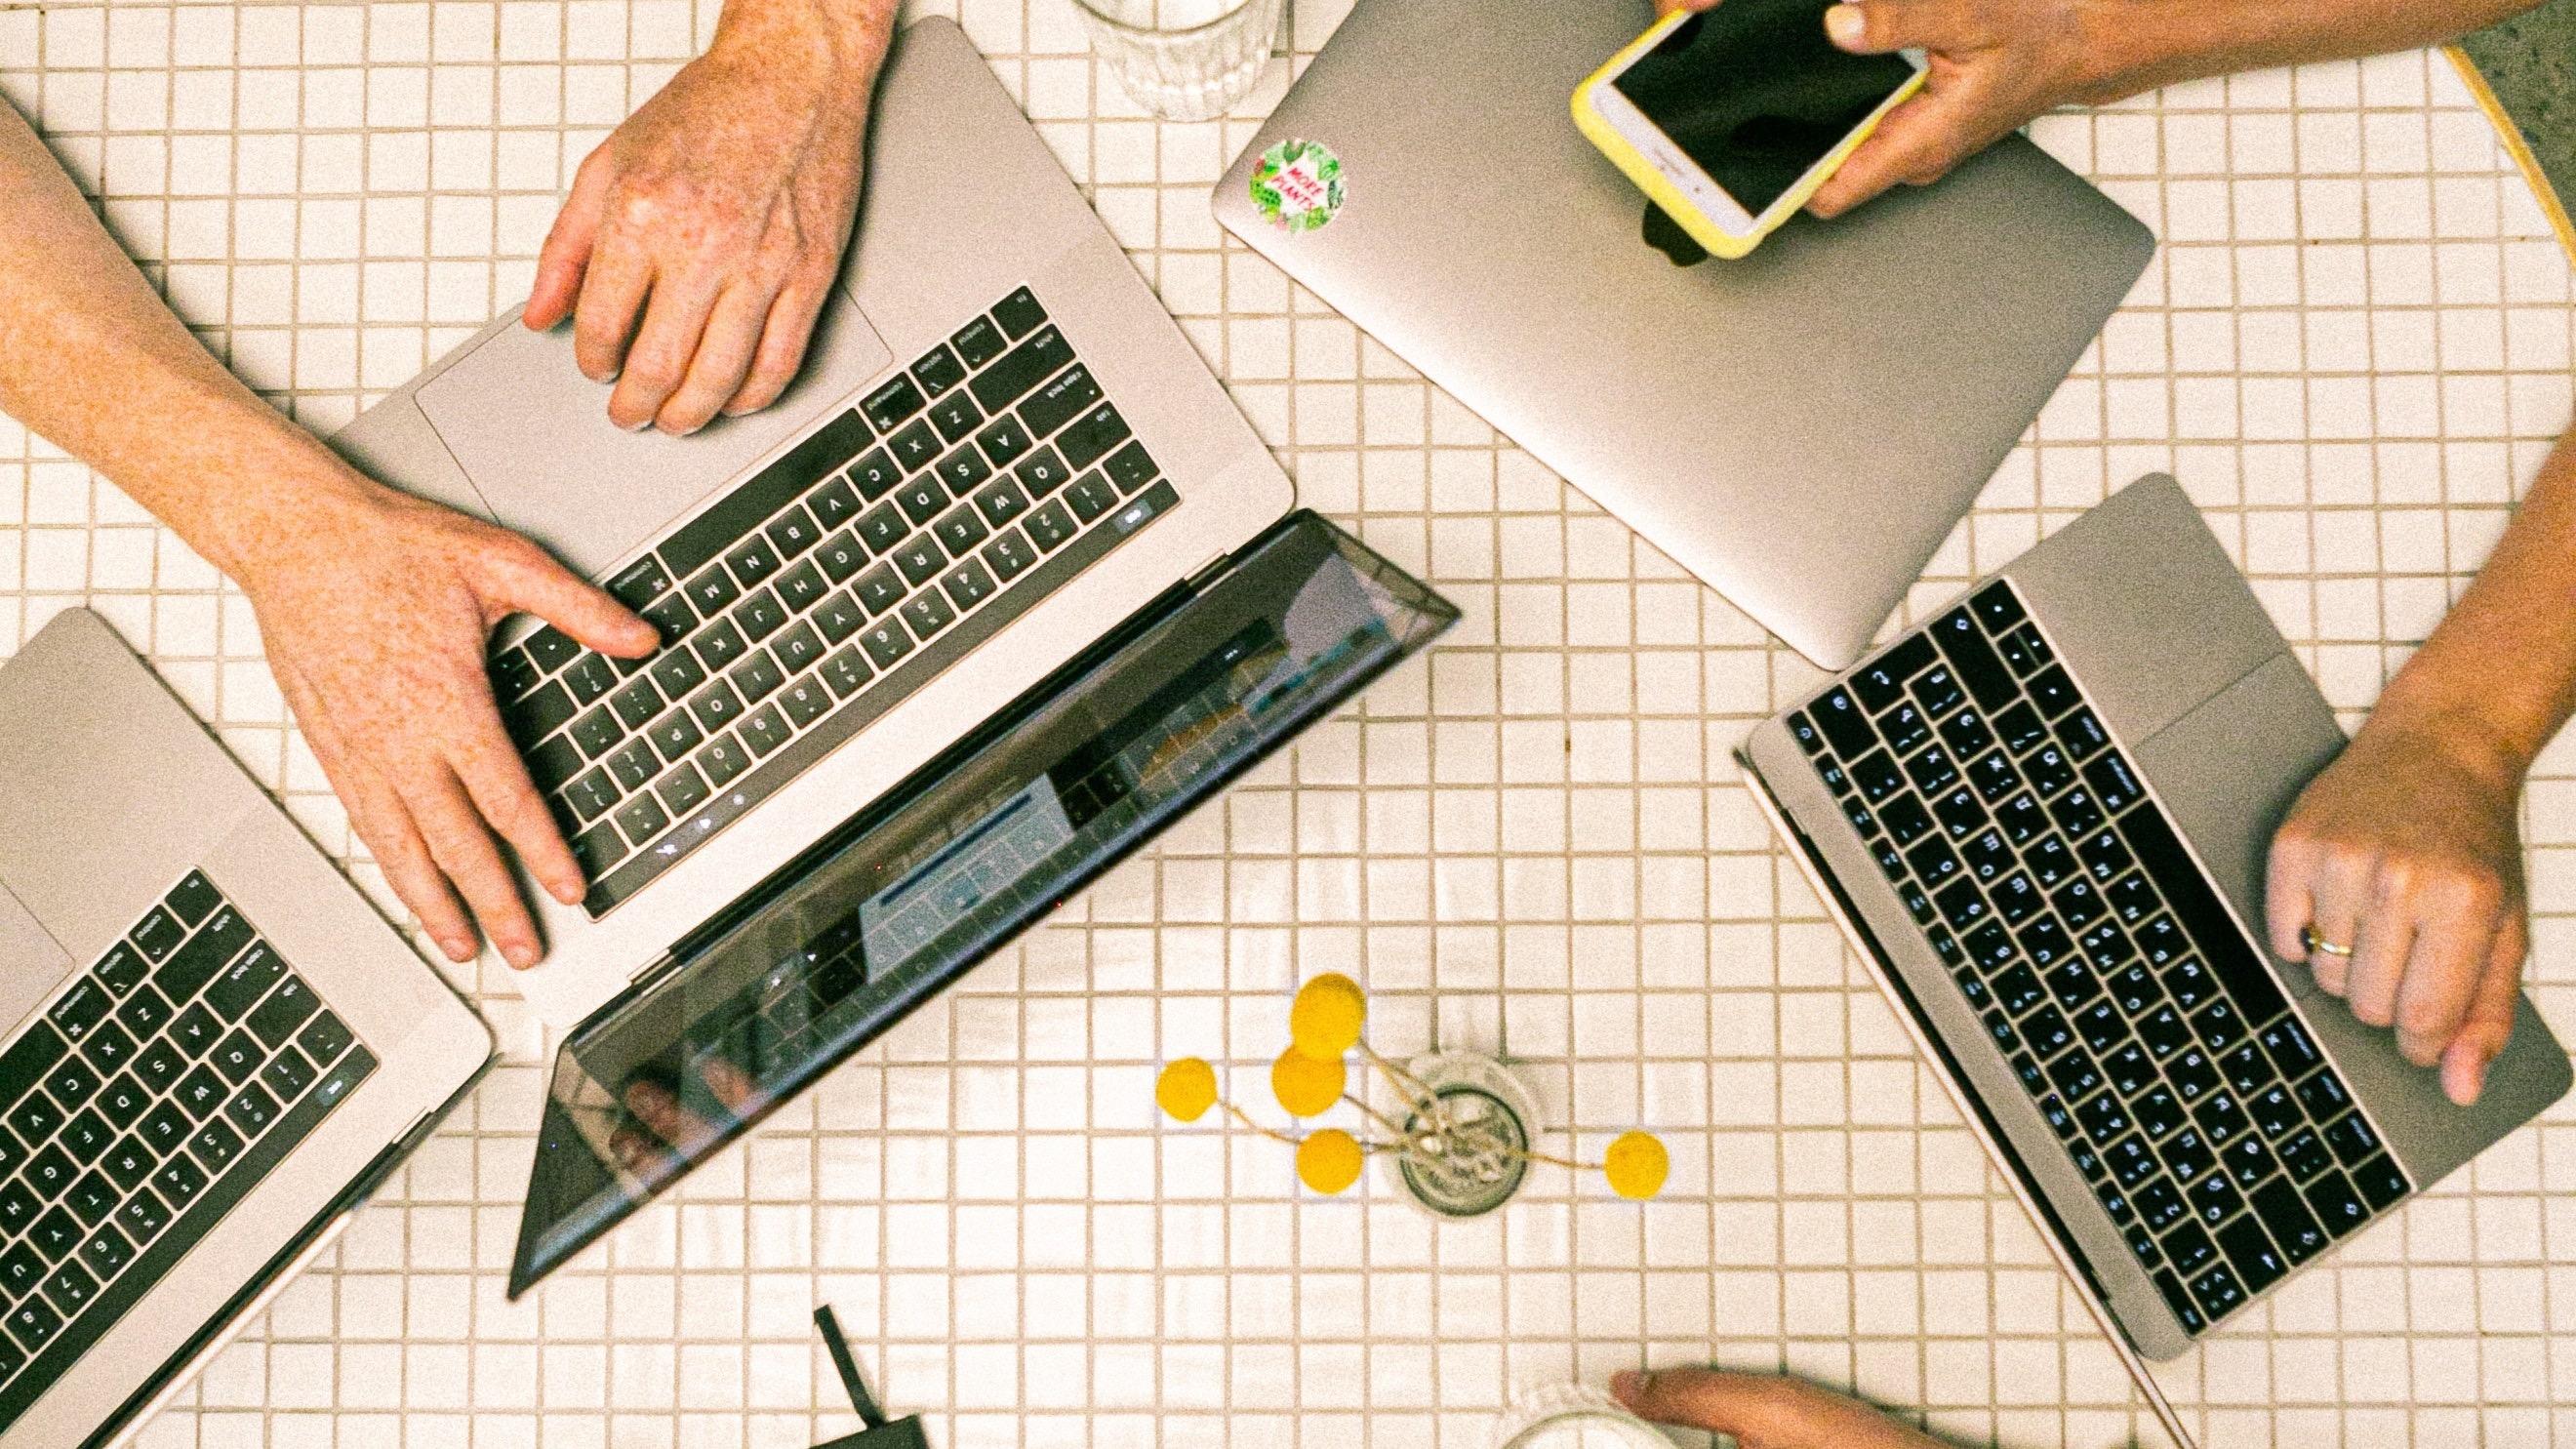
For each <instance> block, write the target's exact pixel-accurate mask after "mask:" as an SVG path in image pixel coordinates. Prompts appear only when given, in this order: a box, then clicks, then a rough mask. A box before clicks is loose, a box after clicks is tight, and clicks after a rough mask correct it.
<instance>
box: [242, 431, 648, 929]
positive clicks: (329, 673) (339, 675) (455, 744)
mask: <svg viewBox="0 0 2576 1449" xmlns="http://www.w3.org/2000/svg"><path fill="white" fill-rule="evenodd" d="M304 481H306V482H308V483H309V485H310V486H302V487H298V488H296V489H293V490H286V489H275V490H270V491H269V496H272V497H278V498H286V497H291V498H292V500H293V501H292V516H291V517H281V518H275V519H271V520H268V521H267V522H266V523H265V524H264V525H263V526H260V527H257V528H256V529H252V530H246V532H245V536H247V537H251V538H253V539H255V542H252V543H250V544H247V545H237V546H235V547H234V548H232V549H230V550H228V552H229V553H230V554H231V555H232V557H231V559H230V564H231V569H232V572H233V573H234V576H235V577H236V578H237V579H238V580H239V581H240V582H241V584H242V587H243V589H244V591H245V592H247V593H248V594H249V595H250V601H251V605H252V607H253V609H254V610H255V611H256V612H257V614H258V616H259V627H260V633H261V636H262V638H263V639H264V641H265V642H266V645H267V649H268V661H269V667H270V668H271V669H272V670H274V671H275V673H276V675H277V682H278V685H279V687H280V689H282V690H283V691H284V693H285V696H286V701H287V703H288V705H289V706H290V707H292V708H293V709H294V711H295V717H296V719H297V720H298V721H299V722H300V723H301V724H302V725H303V726H304V736H305V739H306V741H307V742H308V743H310V744H311V746H312V747H313V754H314V757H315V758H316V759H318V760H319V761H321V764H322V769H323V771H324V773H326V774H327V775H329V777H330V780H331V785H332V788H334V789H335V790H337V791H338V792H339V795H340V799H341V801H342V802H343V803H344V804H346V805H347V806H348V809H349V823H350V824H351V825H352V826H353V827H355V828H356V830H357V832H358V834H359V836H360V837H361V838H363V839H364V840H365V841H366V842H367V845H368V848H369V849H371V850H373V851H374V852H375V856H376V859H377V861H378V862H379V863H380V864H381V865H382V866H383V867H384V871H385V877H386V879H387V880H388V881H390V882H391V883H392V885H393V888H394V890H395V892H396V893H397V894H399V895H400V896H401V897H402V899H403V903H404V904H405V905H408V906H410V907H411V909H412V911H413V912H414V913H415V914H416V915H418V916H419V917H420V920H421V924H422V925H423V926H424V927H425V928H426V929H427V930H428V932H429V934H430V937H431V938H432V939H433V940H435V941H437V942H438V945H439V949H440V950H442V951H445V952H446V953H447V954H448V955H449V956H450V957H452V958H454V959H455V960H458V961H469V960H472V959H473V956H474V949H475V947H474V922H476V921H479V922H480V923H481V925H482V928H483V930H484V931H485V932H486V933H488V934H489V935H490V937H491V939H492V944H493V945H494V946H495V947H497V948H498V949H499V950H500V952H501V954H502V955H503V956H504V957H505V958H506V959H507V960H508V961H509V962H510V964H511V965H513V966H520V967H525V966H530V965H533V964H535V962H536V960H537V956H538V953H539V946H538V943H537V933H536V927H535V925H534V923H533V922H531V920H530V919H529V916H528V910H527V906H526V903H525V902H523V901H522V900H521V899H520V898H519V892H518V887H517V885H516V883H515V882H514V881H513V880H512V878H511V875H510V871H509V868H508V867H507V866H506V865H504V864H503V863H502V859H501V853H500V851H499V850H498V849H497V848H496V846H495V842H494V839H493V837H494V835H495V834H496V833H497V834H498V835H499V836H500V838H501V839H503V840H506V841H508V842H509V843H510V846H511V847H512V848H513V849H514V850H516V851H517V852H518V855H519V859H520V860H521V861H522V862H523V863H525V865H526V866H527V868H528V871H529V874H530V875H532V876H533V877H535V879H536V880H537V881H538V883H539V884H541V885H542V886H543V887H544V888H545V889H546V890H547V891H548V892H549V893H550V894H552V895H554V896H555V897H556V898H557V899H559V900H562V901H564V902H566V903H568V904H569V903H572V902H576V901H579V900H580V899H581V897H582V889H583V886H582V875H581V869H580V867H579V866H578V865H577V864H575V862H574V860H573V857H572V852H571V850H570V849H569V848H568V847H566V846H565V844H564V841H563V836H562V833H561V832H560V831H558V830H557V829H556V828H555V822H554V819H553V817H552V816H551V815H549V814H548V813H547V811H546V807H545V805H544V803H543V802H542V801H541V800H540V799H539V798H538V795H537V791H536V786H535V785H534V783H533V782H531V781H530V780H529V778H528V771H527V768H526V766H525V765H523V764H521V763H520V760H519V752H518V750H517V748H516V747H515V746H514V745H513V744H512V743H511V741H510V738H509V736H508V735H507V734H506V733H505V732H504V731H503V729H502V726H501V716H500V713H499V711H498V709H497V708H496V706H495V705H494V703H493V698H492V687H491V683H490V681H489V679H488V678H487V677H486V675H485V674H484V654H485V645H486V642H487V639H488V637H489V635H490V634H491V631H492V627H493V626H494V625H496V624H498V623H500V622H501V620H502V619H503V618H504V617H505V616H507V615H509V614H511V613H515V612H526V613H530V614H534V615H537V616H538V617H540V618H543V619H545V620H546V621H547V622H549V623H552V624H553V625H555V627H557V628H559V629H561V630H563V631H564V632H565V633H566V634H569V635H571V636H572V637H573V638H575V639H577V640H579V641H581V642H582V643H584V644H587V645H589V646H591V647H592V648H594V649H598V650H600V651H601V652H603V653H608V654H615V655H618V656H621V657H626V658H633V657H637V656H640V655H643V654H647V653H650V652H651V651H652V649H653V648H654V646H655V644H656V643H657V642H658V640H657V636H656V635H655V633H654V630H653V626H652V625H650V624H647V623H645V622H644V621H643V620H641V619H639V618H637V617H635V616H634V615H633V614H631V613H628V612H627V611H626V609H625V608H623V607H622V606H620V605H619V604H618V603H617V601H616V600H614V599H611V598H610V597H609V596H608V595H606V594H603V593H601V592H599V591H598V590H597V589H594V588H592V587H591V586H590V585H589V584H586V583H584V582H582V581H581V580H580V579H578V578H576V577H574V576H573V575H572V573H571V572H570V571H569V570H567V569H565V568H564V567H563V565H561V564H559V563H557V562H555V560H554V559H552V558H551V557H549V556H548V555H547V554H546V552H545V551H544V550H543V549H540V548H538V547H537V546H536V545H535V544H533V543H530V542H528V541H527V540H526V539H524V538H521V537H519V536H518V535H516V534H513V533H509V532H507V531H505V530H502V529H499V528H495V527H493V526H491V525H490V524H487V523H481V522H478V521H476V520H474V519H471V518H468V517H466V516H465V515H463V514H461V513H456V512H453V511H451V510H449V509H445V508H441V507H439V506H438V505H436V504H434V503H428V502H424V501H422V500H420V499H417V498H412V497H408V496H406V495H404V494H401V493H397V492H395V491H393V490H392V489H389V488H385V487H381V486H379V485H378V484H375V483H373V482H370V481H368V480H367V479H365V478H362V477H359V476H358V475H357V474H355V473H352V472H349V471H348V470H346V469H338V470H337V471H336V472H326V473H325V476H322V477H320V478H317V479H312V480H304ZM283 506H284V505H281V507H283ZM460 897H461V898H462V899H461V901H460V899H459V898H460ZM469 910H470V911H471V912H472V919H471V920H469V919H468V916H467V912H468V911H469Z"/></svg>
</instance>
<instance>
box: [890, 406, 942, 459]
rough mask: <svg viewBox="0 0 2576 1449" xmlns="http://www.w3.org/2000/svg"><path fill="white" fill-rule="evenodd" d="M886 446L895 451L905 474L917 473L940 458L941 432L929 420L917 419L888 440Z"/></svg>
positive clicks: (895, 456)
mask: <svg viewBox="0 0 2576 1449" xmlns="http://www.w3.org/2000/svg"><path fill="white" fill-rule="evenodd" d="M886 446H887V447H889V448H892V449H893V450H894V458H895V461H896V462H897V463H900V464H902V465H903V469H904V471H905V472H907V473H917V472H919V471H921V470H922V469H924V468H927V467H929V466H930V464H931V461H932V460H933V459H935V458H937V457H938V456H939V449H940V446H941V445H940V442H939V430H938V429H937V428H934V427H932V426H931V425H930V421H929V419H927V418H922V419H917V420H915V421H914V422H912V423H910V424H907V425H906V426H905V427H904V429H903V430H902V431H901V432H898V433H896V434H895V435H894V436H893V437H891V438H888V439H887V440H886Z"/></svg>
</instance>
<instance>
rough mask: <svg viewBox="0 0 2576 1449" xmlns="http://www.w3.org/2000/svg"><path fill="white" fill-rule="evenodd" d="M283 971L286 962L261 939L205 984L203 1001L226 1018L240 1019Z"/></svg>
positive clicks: (281, 975) (275, 982) (266, 992)
mask: <svg viewBox="0 0 2576 1449" xmlns="http://www.w3.org/2000/svg"><path fill="white" fill-rule="evenodd" d="M285 974H286V963H285V962H283V961H280V960H278V959H277V953H276V952H275V951H272V950H270V949H269V948H268V943H267V942H265V941H262V942H260V943H259V944H257V945H255V946H253V947H252V948H251V949H250V950H248V951H245V952H243V953H242V957H241V959H240V960H238V961H236V962H234V963H233V964H232V966H231V967H230V968H228V969H227V970H226V971H225V972H224V974H222V975H221V976H218V977H216V978H215V980H214V984H213V985H211V986H208V987H207V988H206V1004H207V1005H208V1006H211V1007H213V1008H214V1010H215V1014H216V1015H218V1016H220V1017H222V1018H223V1019H224V1020H226V1021H239V1020H241V1017H242V1013H243V1012H246V1011H248V1010H250V1009H251V1008H252V1007H253V1006H255V1005H257V1004H258V1002H259V999H260V998H261V997H263V996H266V995H267V994H268V989H269V988H270V987H272V986H274V985H276V984H277V982H278V980H279V978H281V977H283V976H285Z"/></svg>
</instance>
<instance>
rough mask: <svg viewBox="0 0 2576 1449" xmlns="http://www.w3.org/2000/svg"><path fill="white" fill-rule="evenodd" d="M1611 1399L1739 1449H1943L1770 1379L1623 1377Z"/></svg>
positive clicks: (1795, 1384)
mask: <svg viewBox="0 0 2576 1449" xmlns="http://www.w3.org/2000/svg"><path fill="white" fill-rule="evenodd" d="M1610 1392H1611V1393H1612V1394H1613V1395H1615V1396H1617V1398H1618V1400H1619V1402H1620V1403H1622V1404H1625V1405H1627V1406H1628V1410H1629V1412H1631V1413H1633V1414H1635V1415H1637V1416H1638V1417H1639V1418H1641V1419H1651V1420H1653V1421H1655V1422H1656V1423H1658V1424H1671V1425H1675V1426H1677V1427H1680V1428H1686V1429H1706V1430H1708V1431H1709V1432H1711V1433H1715V1434H1726V1435H1729V1436H1732V1437H1733V1438H1734V1440H1735V1442H1736V1444H1737V1446H1738V1449H1940V1445H1939V1444H1938V1442H1937V1441H1935V1440H1932V1439H1928V1438H1925V1437H1924V1436H1923V1435H1921V1434H1918V1433H1916V1432H1915V1431H1914V1430H1912V1429H1908V1428H1906V1427H1905V1426H1904V1425H1902V1424H1899V1423H1897V1422H1896V1421H1895V1420H1893V1419H1890V1418H1888V1417H1887V1416H1886V1415H1884V1414H1882V1413H1880V1412H1879V1411H1878V1410H1876V1409H1873V1408H1871V1407H1869V1406H1868V1405H1866V1404H1863V1403H1859V1402H1857V1401H1855V1400H1852V1399H1847V1398H1845V1397H1843V1396H1842V1395H1840V1394H1837V1393H1833V1392H1831V1391H1829V1390H1826V1389H1820V1388H1818V1387H1816V1386H1815V1385H1814V1384H1810V1383H1807V1382H1805V1381H1803V1380H1800V1379H1792V1378H1781V1377H1779V1376H1777V1375H1774V1374H1737V1373H1726V1372H1723V1371H1721V1370H1718V1369H1699V1368H1685V1369H1666V1370H1664V1371H1663V1372H1661V1373H1651V1374H1635V1373H1623V1374H1619V1375H1617V1376H1615V1377H1614V1378H1612V1379H1611V1380H1610Z"/></svg>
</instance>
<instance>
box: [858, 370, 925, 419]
mask: <svg viewBox="0 0 2576 1449" xmlns="http://www.w3.org/2000/svg"><path fill="white" fill-rule="evenodd" d="M921 405H922V397H921V389H920V388H919V387H918V386H916V385H915V384H914V383H913V380H912V379H911V378H910V377H896V378H893V379H891V380H889V381H887V382H885V383H884V384H882V385H880V386H879V387H878V388H877V390H876V391H874V392H872V393H869V394H868V395H867V396H866V397H865V398H862V399H861V400H860V402H859V410H860V411H861V412H864V413H866V414H867V415H868V421H869V422H872V423H874V424H876V426H877V431H878V432H880V433H890V432H893V431H894V430H895V429H896V428H899V427H901V426H903V420H904V419H906V418H908V417H911V416H912V415H913V414H914V413H917V412H919V411H921Z"/></svg>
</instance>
